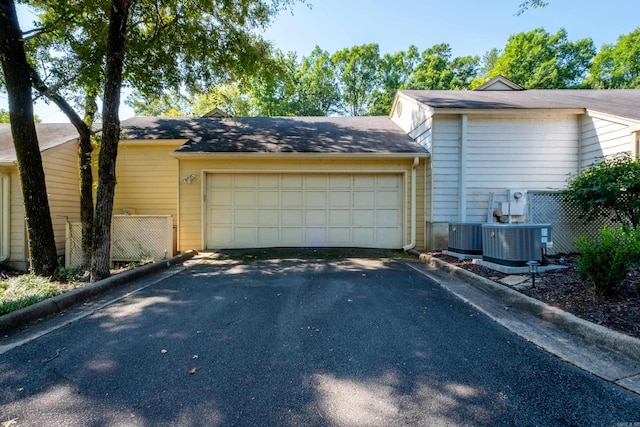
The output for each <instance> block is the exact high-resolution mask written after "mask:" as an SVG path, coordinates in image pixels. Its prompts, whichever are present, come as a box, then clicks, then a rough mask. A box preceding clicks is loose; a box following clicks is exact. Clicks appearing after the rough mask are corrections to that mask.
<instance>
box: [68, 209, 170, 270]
mask: <svg viewBox="0 0 640 427" xmlns="http://www.w3.org/2000/svg"><path fill="white" fill-rule="evenodd" d="M172 223H173V221H172V218H171V216H167V215H114V216H113V221H112V224H111V261H112V262H113V261H125V262H130V261H131V262H137V261H143V260H149V259H153V260H159V259H164V258H167V257H170V256H173V224H172ZM68 228H69V230H70V231H69V234H68V236H69V238H68V239H67V267H77V266H79V265H80V262H81V239H82V237H81V233H82V228H81V225H80V224H79V223H72V224H69V227H68Z"/></svg>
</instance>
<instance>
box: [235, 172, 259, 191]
mask: <svg viewBox="0 0 640 427" xmlns="http://www.w3.org/2000/svg"><path fill="white" fill-rule="evenodd" d="M234 177H235V179H234V182H233V185H234V186H235V188H256V184H257V180H258V177H257V175H254V174H235V175H234Z"/></svg>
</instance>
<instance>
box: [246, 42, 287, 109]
mask: <svg viewBox="0 0 640 427" xmlns="http://www.w3.org/2000/svg"><path fill="white" fill-rule="evenodd" d="M274 65H275V66H274V67H273V69H272V70H271V72H269V73H261V74H259V75H256V76H254V77H253V78H251V79H249V81H248V82H246V83H245V84H244V85H242V84H241V86H244V87H247V89H248V92H249V99H250V103H251V107H252V110H253V111H254V113H255V115H259V116H292V115H294V114H295V109H296V108H295V101H294V96H295V92H296V84H295V70H296V57H295V55H293V54H289V55H284V54H282V53H281V52H276V53H275V55H274Z"/></svg>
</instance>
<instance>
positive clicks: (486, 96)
mask: <svg viewBox="0 0 640 427" xmlns="http://www.w3.org/2000/svg"><path fill="white" fill-rule="evenodd" d="M400 93H401V94H404V95H405V96H408V97H409V98H412V99H414V100H416V101H418V102H420V103H422V104H425V105H427V106H429V107H432V108H435V109H439V108H442V109H575V108H581V109H588V110H591V111H597V112H600V113H607V114H612V115H615V116H618V117H622V118H626V119H631V120H640V89H614V90H588V89H556V90H517V91H469V90H402V91H400Z"/></svg>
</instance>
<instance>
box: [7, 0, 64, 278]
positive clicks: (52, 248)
mask: <svg viewBox="0 0 640 427" xmlns="http://www.w3.org/2000/svg"><path fill="white" fill-rule="evenodd" d="M0 60H1V62H2V72H3V76H4V82H5V85H6V90H7V94H8V99H9V111H10V114H9V116H10V117H9V118H10V120H9V121H10V122H11V134H12V136H13V141H14V146H15V150H16V157H17V160H18V173H19V175H20V182H21V183H22V185H21V187H22V196H23V200H24V208H25V217H26V222H27V237H28V240H29V260H30V262H31V269H32V270H33V272H34V273H35V274H37V275H43V276H50V275H52V274H53V273H54V272H55V270H56V268H57V266H58V265H57V258H58V257H57V254H56V245H55V239H54V234H53V226H52V224H51V212H50V209H49V201H48V199H47V188H46V184H45V177H44V170H43V168H42V158H41V156H40V147H39V145H38V137H37V135H36V127H35V122H34V115H33V103H32V88H31V80H30V79H29V75H30V73H29V64H28V63H27V56H26V53H25V49H24V39H23V35H22V32H21V30H20V25H19V22H18V16H17V14H16V8H15V3H14V1H13V0H2V1H0Z"/></svg>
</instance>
